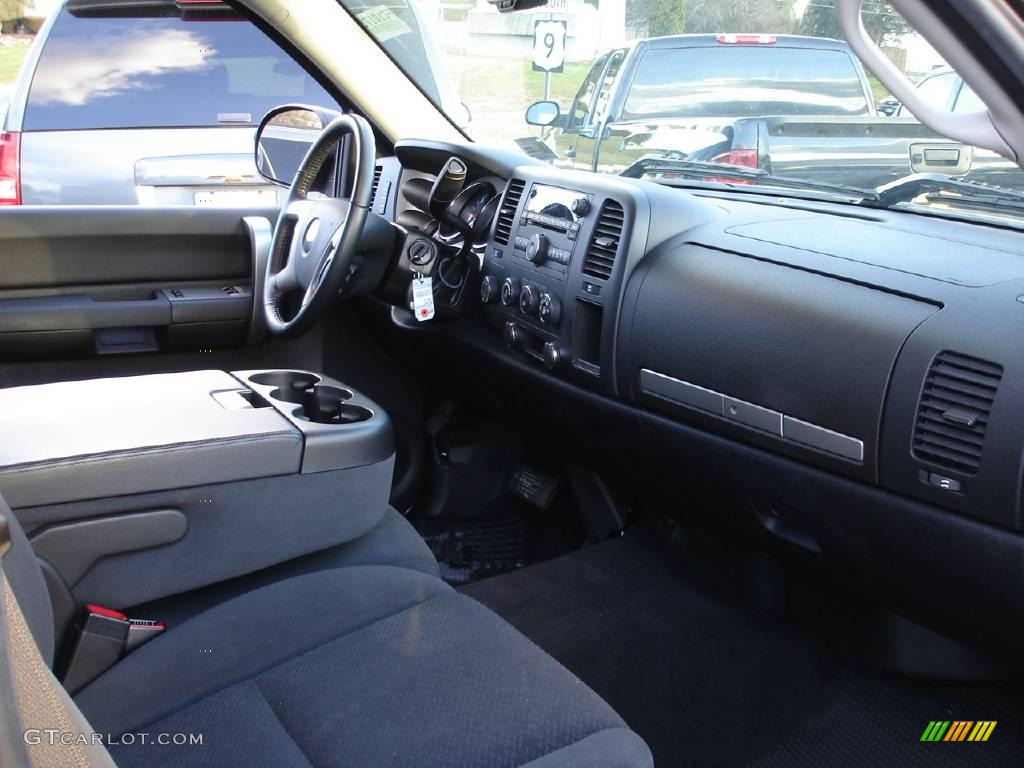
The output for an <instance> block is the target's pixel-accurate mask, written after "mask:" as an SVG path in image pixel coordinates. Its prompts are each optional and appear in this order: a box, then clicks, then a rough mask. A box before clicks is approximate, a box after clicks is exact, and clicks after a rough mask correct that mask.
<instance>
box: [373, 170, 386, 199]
mask: <svg viewBox="0 0 1024 768" xmlns="http://www.w3.org/2000/svg"><path fill="white" fill-rule="evenodd" d="M383 173H384V166H383V165H376V166H374V168H373V187H372V188H371V189H370V204H371V205H372V204H373V203H375V202H376V201H377V187H379V186H380V177H381V175H382V174H383Z"/></svg>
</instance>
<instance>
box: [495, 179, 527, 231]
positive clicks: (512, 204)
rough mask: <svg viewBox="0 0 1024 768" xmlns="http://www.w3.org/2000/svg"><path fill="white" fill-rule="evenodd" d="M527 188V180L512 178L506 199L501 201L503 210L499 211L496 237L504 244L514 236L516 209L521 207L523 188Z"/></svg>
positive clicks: (506, 191)
mask: <svg viewBox="0 0 1024 768" xmlns="http://www.w3.org/2000/svg"><path fill="white" fill-rule="evenodd" d="M524 189H526V182H525V181H523V180H522V179H512V180H511V181H510V182H509V183H508V189H506V190H505V199H504V200H502V201H501V210H500V211H498V223H497V224H496V225H495V227H494V239H495V240H497V241H498V242H499V243H501V244H502V245H508V241H509V239H510V238H511V237H512V227H513V225H514V224H515V222H516V211H517V210H518V208H519V201H520V200H521V199H522V197H523V190H524Z"/></svg>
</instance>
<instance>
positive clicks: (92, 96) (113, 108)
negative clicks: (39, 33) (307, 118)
mask: <svg viewBox="0 0 1024 768" xmlns="http://www.w3.org/2000/svg"><path fill="white" fill-rule="evenodd" d="M100 5H101V6H102V7H99V8H97V7H96V5H95V4H88V3H82V2H77V3H72V4H69V6H68V7H66V8H65V9H64V10H63V11H61V12H60V16H59V17H58V18H57V20H56V23H55V24H54V26H53V28H52V29H51V31H50V34H49V37H48V38H47V39H46V41H45V44H44V46H43V50H42V54H41V56H40V59H39V64H38V66H37V68H36V72H35V75H34V77H33V79H32V86H31V89H30V91H29V97H28V103H27V105H26V108H25V119H24V129H25V130H26V131H51V130H90V129H103V128H148V127H161V128H182V127H206V126H210V127H217V126H230V125H235V126H244V125H255V124H257V123H258V122H259V121H260V120H261V119H262V117H263V115H265V114H266V113H267V112H268V111H270V109H272V108H273V107H275V106H278V105H280V104H285V103H288V102H305V103H310V104H319V105H323V106H327V107H332V106H335V102H334V99H332V98H331V97H330V96H329V95H328V94H327V93H326V92H325V91H324V90H323V88H321V87H320V85H319V84H318V83H317V82H316V81H315V80H314V79H313V78H312V77H310V76H309V74H307V73H306V72H305V71H304V70H303V69H302V68H301V67H299V66H298V65H297V64H296V63H295V62H294V61H293V60H292V59H291V58H290V57H289V56H288V54H287V53H285V52H284V51H283V50H281V49H280V47H278V45H277V44H276V43H275V42H274V41H273V40H271V39H270V38H268V37H267V36H266V35H265V34H263V32H262V31H260V30H259V29H258V28H257V27H255V26H254V25H252V24H251V23H250V22H249V21H248V20H246V19H244V18H242V17H240V16H238V15H237V14H235V13H234V12H232V11H228V12H227V13H225V11H224V9H223V7H220V9H221V10H220V11H219V12H212V11H204V10H202V8H201V6H195V7H199V8H200V10H199V11H191V10H183V9H182V7H181V6H179V7H178V8H177V9H176V11H175V12H174V13H168V12H167V8H166V7H165V6H163V5H160V4H156V3H153V4H131V3H125V4H122V5H120V6H114V7H113V8H111V7H108V5H102V4H100ZM137 6H139V7H137ZM211 7H212V8H217V7H218V6H211Z"/></svg>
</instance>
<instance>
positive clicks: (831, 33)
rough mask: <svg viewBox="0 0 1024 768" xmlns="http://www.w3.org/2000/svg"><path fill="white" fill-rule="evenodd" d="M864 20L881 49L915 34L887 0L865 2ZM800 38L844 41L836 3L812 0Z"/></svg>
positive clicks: (801, 27) (805, 15)
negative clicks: (911, 33)
mask: <svg viewBox="0 0 1024 768" xmlns="http://www.w3.org/2000/svg"><path fill="white" fill-rule="evenodd" d="M862 16H863V18H864V28H865V29H866V30H867V32H868V35H869V36H870V37H871V39H872V40H874V41H875V42H876V43H877V44H878V45H883V44H886V43H892V42H894V41H895V40H896V39H898V38H900V37H902V36H903V35H905V34H907V33H909V32H912V31H913V28H912V27H911V26H910V25H909V24H908V23H907V20H906V19H904V18H903V16H901V15H900V13H899V11H897V10H896V9H895V8H893V7H892V6H891V5H890V4H889V3H887V2H885V1H884V0H864V8H863V12H862ZM800 34H801V35H812V36H814V37H834V38H842V33H841V32H840V31H839V23H838V22H837V21H836V10H835V6H834V0H811V2H810V4H809V5H808V6H807V10H806V11H804V17H803V19H802V20H801V21H800Z"/></svg>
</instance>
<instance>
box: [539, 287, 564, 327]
mask: <svg viewBox="0 0 1024 768" xmlns="http://www.w3.org/2000/svg"><path fill="white" fill-rule="evenodd" d="M537 314H538V315H539V316H540V321H541V322H542V323H544V325H558V323H559V322H560V321H561V319H562V302H561V301H559V299H558V297H557V296H555V295H554V294H553V293H543V294H541V297H540V307H539V308H538V309H537Z"/></svg>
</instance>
